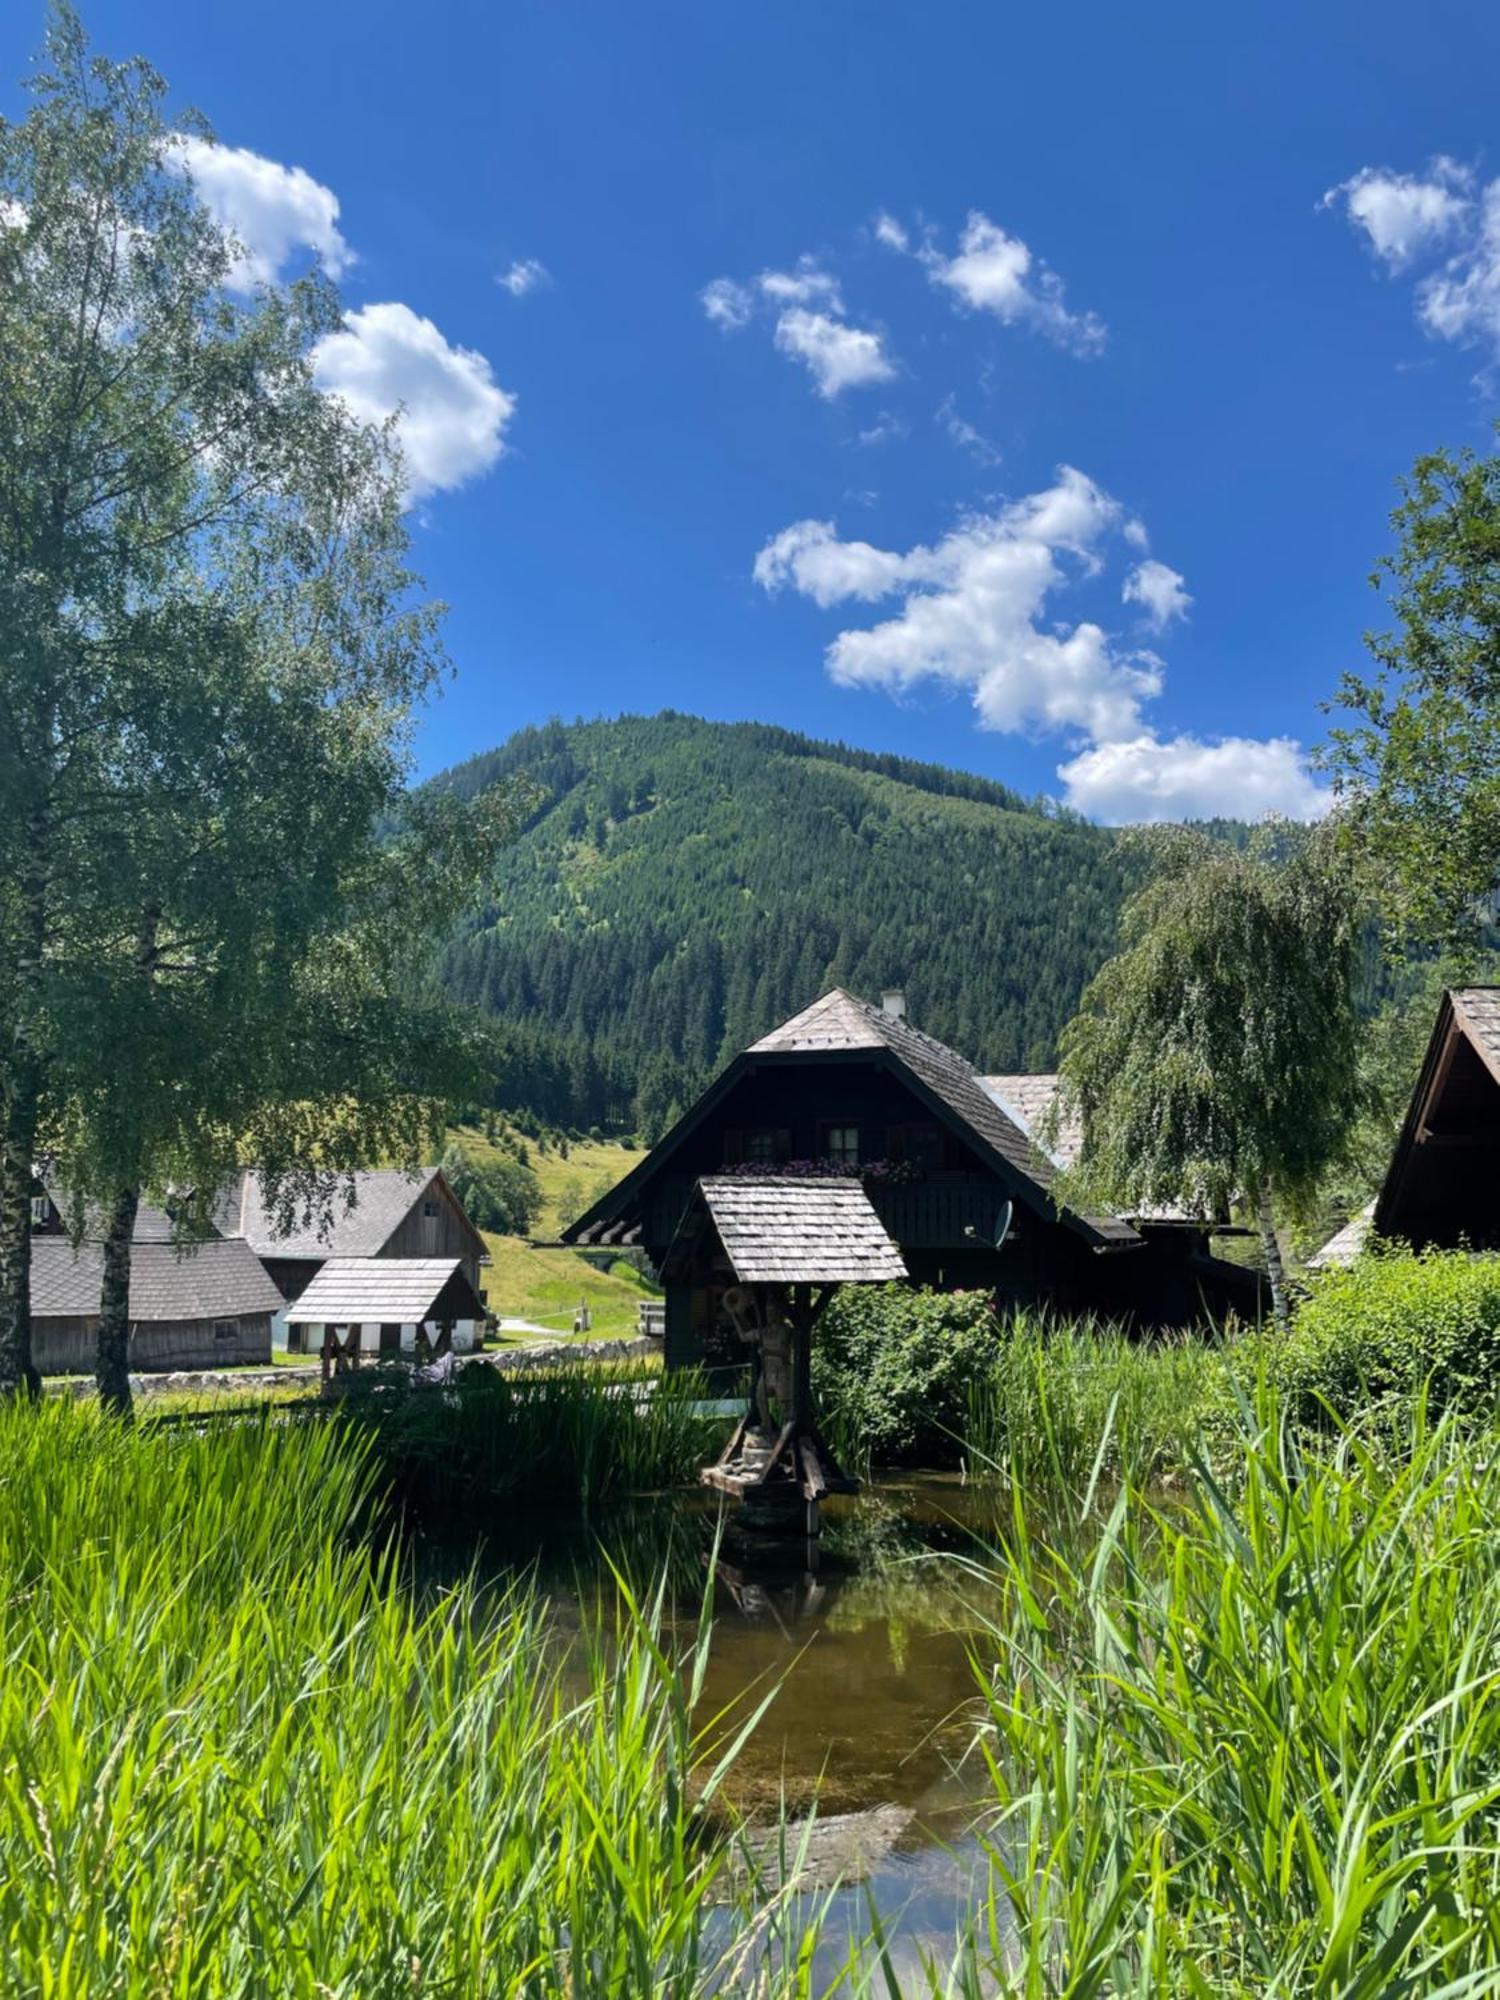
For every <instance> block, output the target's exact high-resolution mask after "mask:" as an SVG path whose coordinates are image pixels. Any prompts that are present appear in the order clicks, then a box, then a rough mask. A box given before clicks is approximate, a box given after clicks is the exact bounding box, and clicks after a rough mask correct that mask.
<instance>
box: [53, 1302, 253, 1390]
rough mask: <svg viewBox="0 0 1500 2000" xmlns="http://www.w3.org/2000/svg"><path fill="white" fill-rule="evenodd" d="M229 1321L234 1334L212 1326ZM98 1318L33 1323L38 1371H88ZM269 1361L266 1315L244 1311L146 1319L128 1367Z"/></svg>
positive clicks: (147, 1370)
mask: <svg viewBox="0 0 1500 2000" xmlns="http://www.w3.org/2000/svg"><path fill="white" fill-rule="evenodd" d="M222 1325H232V1326H233V1327H234V1328H235V1332H234V1336H233V1338H229V1339H221V1338H219V1337H217V1336H216V1334H215V1331H214V1329H215V1327H216V1326H222ZM98 1338H99V1321H98V1317H97V1315H89V1316H88V1317H86V1318H85V1317H69V1318H63V1317H61V1316H59V1317H56V1318H51V1317H48V1318H38V1319H34V1320H33V1321H32V1327H31V1342H32V1357H33V1359H34V1360H35V1362H36V1365H37V1368H38V1369H39V1370H40V1372H41V1373H42V1374H43V1375H89V1374H92V1372H93V1369H94V1363H95V1361H96V1359H97V1346H98ZM270 1361H271V1315H270V1314H269V1313H246V1314H242V1315H240V1317H239V1318H237V1319H232V1318H227V1317H226V1319H225V1320H223V1321H215V1320H211V1319H199V1320H178V1321H162V1322H148V1323H146V1324H144V1325H138V1326H136V1327H134V1328H133V1329H132V1330H131V1335H130V1366H131V1367H132V1368H133V1369H135V1370H136V1371H137V1372H138V1373H141V1374H152V1373H156V1372H159V1371H165V1370H172V1369H178V1368H225V1367H232V1366H235V1365H237V1364H241V1363H245V1362H261V1363H264V1364H265V1365H266V1366H269V1365H270Z"/></svg>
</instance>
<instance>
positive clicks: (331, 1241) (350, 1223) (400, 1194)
mask: <svg viewBox="0 0 1500 2000" xmlns="http://www.w3.org/2000/svg"><path fill="white" fill-rule="evenodd" d="M437 1178H438V1170H437V1168H436V1167H419V1168H414V1169H408V1168H404V1167H377V1168H372V1169H370V1170H368V1171H365V1172H361V1173H355V1174H347V1175H340V1177H339V1185H338V1189H337V1191H336V1192H335V1194H334V1197H333V1201H332V1204H331V1206H330V1208H329V1210H328V1213H327V1214H326V1215H323V1214H320V1213H319V1212H318V1210H317V1209H315V1208H314V1209H312V1210H311V1211H309V1209H307V1208H306V1207H305V1206H304V1207H299V1208H298V1209H296V1210H295V1211H294V1213H293V1215H292V1218H291V1222H292V1226H291V1228H290V1229H289V1230H285V1231H283V1230H281V1229H279V1228H278V1226H277V1223H278V1218H277V1215H276V1211H275V1209H274V1208H273V1207H272V1205H271V1204H270V1203H269V1202H268V1201H267V1198H266V1187H265V1180H264V1176H263V1175H262V1174H261V1172H260V1170H259V1168H256V1167H244V1168H242V1169H241V1170H240V1172H239V1173H238V1174H236V1175H235V1177H234V1179H233V1180H232V1181H230V1183H229V1185H228V1186H227V1187H226V1188H225V1189H224V1191H223V1193H222V1194H221V1195H220V1196H219V1198H218V1201H217V1202H216V1203H215V1206H214V1222H215V1224H216V1225H217V1227H218V1228H219V1230H220V1231H221V1232H222V1234H223V1235H225V1236H235V1237H242V1238H243V1239H244V1241H245V1242H246V1243H248V1244H249V1245H250V1247H251V1249H252V1250H254V1252H255V1254H256V1256H257V1257H268V1258H287V1259H289V1260H297V1259H302V1260H311V1259H314V1258H315V1259H317V1260H318V1261H319V1262H321V1261H322V1260H323V1259H324V1258H326V1257H375V1256H378V1255H379V1253H380V1251H381V1250H382V1249H383V1248H384V1247H385V1245H386V1244H387V1243H388V1242H389V1241H390V1239H391V1237H392V1236H393V1235H394V1234H395V1232H396V1231H397V1230H398V1229H399V1228H400V1227H401V1224H402V1223H403V1222H404V1221H405V1220H406V1218H407V1216H408V1215H410V1213H411V1211H412V1206H413V1204H414V1203H415V1202H416V1201H417V1200H418V1199H420V1197H421V1196H423V1195H424V1194H426V1192H427V1190H428V1188H429V1187H431V1185H432V1183H433V1181H434V1180H435V1179H437ZM351 1195H352V1201H351V1199H350V1197H351Z"/></svg>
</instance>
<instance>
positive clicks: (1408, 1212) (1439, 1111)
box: [1311, 986, 1500, 1268]
mask: <svg viewBox="0 0 1500 2000" xmlns="http://www.w3.org/2000/svg"><path fill="white" fill-rule="evenodd" d="M1371 1235H1375V1236H1381V1237H1388V1238H1391V1239H1393V1240H1394V1241H1397V1242H1402V1243H1409V1244H1411V1245H1412V1246H1413V1248H1415V1249H1418V1250H1420V1249H1425V1248H1427V1247H1428V1246H1429V1245H1430V1246H1432V1247H1434V1248H1437V1249H1442V1250H1453V1249H1457V1248H1459V1247H1460V1246H1465V1245H1466V1246H1468V1247H1469V1248H1471V1249H1474V1250H1495V1249H1500V986H1455V987H1450V988H1449V990H1448V991H1447V992H1446V993H1445V994H1444V995H1443V998H1442V1001H1441V1003H1440V1004H1439V1007H1438V1015H1437V1020H1436V1022H1435V1023H1434V1025H1433V1030H1432V1038H1431V1040H1430V1041H1429V1042H1428V1044H1427V1054H1426V1056H1425V1058H1424V1059H1423V1063H1422V1069H1421V1073H1420V1075H1419V1076H1418V1078H1417V1083H1416V1088H1415V1089H1414V1090H1413V1092H1412V1096H1411V1103H1410V1104H1409V1105H1408V1107H1407V1112H1406V1117H1405V1120H1404V1121H1403V1123H1402V1126H1401V1132H1400V1135H1399V1137H1398V1138H1397V1140H1396V1147H1395V1151H1394V1152H1393V1153H1392V1155H1391V1163H1390V1166H1389V1167H1388V1168H1387V1170H1386V1176H1385V1180H1384V1182H1383V1183H1382V1185H1381V1189H1380V1192H1379V1194H1378V1195H1377V1196H1376V1197H1375V1200H1374V1201H1373V1202H1372V1203H1371V1205H1370V1206H1369V1207H1368V1208H1367V1209H1365V1210H1364V1211H1363V1213H1361V1214H1360V1215H1357V1216H1355V1217H1354V1218H1353V1220H1352V1221H1350V1222H1349V1223H1347V1224H1346V1225H1345V1227H1344V1228H1343V1229H1341V1230H1340V1231H1339V1233H1338V1234H1337V1235H1336V1236H1334V1237H1332V1238H1331V1239H1330V1240H1329V1242H1327V1243H1325V1244H1324V1246H1323V1248H1322V1249H1321V1250H1320V1251H1319V1252H1318V1254H1317V1256H1316V1257H1314V1258H1313V1259H1311V1263H1312V1265H1313V1267H1314V1268H1319V1267H1326V1266H1328V1265H1331V1264H1347V1263H1350V1262H1351V1261H1352V1260H1353V1259H1354V1258H1355V1257H1356V1256H1357V1255H1358V1254H1359V1251H1360V1249H1361V1248H1362V1247H1363V1245H1364V1244H1365V1242H1366V1241H1367V1240H1368V1238H1369V1237H1370V1236H1371Z"/></svg>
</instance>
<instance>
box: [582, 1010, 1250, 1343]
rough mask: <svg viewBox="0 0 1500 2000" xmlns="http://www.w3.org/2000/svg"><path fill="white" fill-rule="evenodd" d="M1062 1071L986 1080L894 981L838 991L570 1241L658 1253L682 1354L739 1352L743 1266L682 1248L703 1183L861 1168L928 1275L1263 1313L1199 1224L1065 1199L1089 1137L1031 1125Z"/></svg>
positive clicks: (706, 1105) (711, 1097)
mask: <svg viewBox="0 0 1500 2000" xmlns="http://www.w3.org/2000/svg"><path fill="white" fill-rule="evenodd" d="M1056 1087H1057V1079H1056V1078H1055V1077H1050V1076H1019V1077H1018V1076H1006V1077H995V1076H991V1077H986V1076H981V1075H980V1074H979V1072H978V1071H976V1070H975V1069H974V1067H973V1066H972V1065H971V1064H970V1063H968V1062H966V1061H965V1060H964V1058H963V1057H962V1056H960V1055H956V1054H955V1053H954V1051H953V1050H951V1049H949V1048H945V1047H944V1046H943V1044H942V1043H941V1042H937V1041H934V1040H933V1038H932V1037H931V1036H930V1035H925V1034H922V1033H921V1032H920V1031H919V1030H918V1029H916V1028H914V1027H913V1026H912V1025H911V1023H910V1022H909V1021H907V1020H906V1018H905V1008H904V1003H903V1002H902V1000H901V996H900V995H899V994H895V993H888V994H887V995H886V996H885V998H884V1000H883V1002H882V1004H881V1006H879V1007H874V1006H872V1005H870V1004H869V1003H867V1002H865V1001H863V1000H859V999H856V998H855V997H854V996H853V995H852V994H849V993H845V992H843V991H842V990H840V989H837V988H836V989H835V990H834V991H832V992H830V993H826V994H824V996H823V997H822V999H820V1000H818V1001H816V1002H815V1003H814V1004H813V1005H812V1006H811V1007H809V1008H807V1009H806V1010H805V1011H804V1012H802V1013H801V1014H798V1015H797V1016H795V1018H794V1019H792V1020H790V1021H788V1022H786V1023H785V1024H784V1025H783V1026H781V1027H780V1028H777V1029H775V1030H774V1031H773V1032H772V1033H771V1034H769V1035H766V1036H764V1037H763V1038H762V1039H761V1040H760V1041H758V1042H756V1043H754V1044H753V1046H752V1047H750V1048H748V1049H747V1050H745V1052H744V1053H743V1054H742V1055H740V1056H738V1057H737V1058H736V1059H735V1060H734V1061H733V1062H732V1063H731V1064H730V1065H729V1067H728V1068H727V1069H726V1070H725V1071H724V1072H723V1074H722V1075H721V1076H720V1077H719V1078H718V1080H717V1081H716V1082H715V1083H713V1084H712V1085H711V1086H710V1087H709V1089H708V1090H707V1091H706V1092H705V1093H704V1095H703V1096H702V1098H700V1100H699V1101H698V1103H697V1104H695V1105H694V1106H693V1108H692V1110H691V1111H689V1112H688V1113H687V1115H686V1116H685V1117H684V1118H682V1119H681V1120H680V1121H679V1122H678V1123H677V1125H675V1126H674V1127H673V1129H672V1130H671V1131H670V1132H668V1133H667V1134H666V1136H665V1137H664V1138H663V1139H662V1140H661V1142H660V1143H659V1144H658V1145H657V1146H655V1147H654V1148H653V1149H652V1151H651V1152H650V1153H649V1154H648V1155H647V1156H646V1158H645V1159H644V1160H643V1161H642V1162H641V1163H640V1165H639V1166H637V1167H636V1168H635V1169H634V1170H633V1171H632V1172H631V1173H630V1174H628V1175H627V1176H626V1177H625V1179H624V1180H622V1181H621V1182H620V1183H619V1185H618V1186H616V1187H615V1188H613V1189H611V1191H610V1192H609V1193H608V1194H607V1195H605V1196H604V1197H603V1198H602V1199H601V1200H599V1201H597V1202H596V1203H595V1204H594V1205H593V1207H592V1208H590V1209H589V1210H588V1211H587V1213H586V1214H584V1215H582V1216H580V1217H579V1218H578V1220H577V1221H576V1222H575V1223H574V1224H573V1225H572V1226H571V1228H569V1229H568V1230H567V1231H566V1232H565V1235H564V1240H565V1241H567V1242H569V1243H572V1244H574V1245H577V1246H578V1247H580V1248H587V1247H590V1246H601V1245H607V1244H615V1243H617V1244H621V1245H626V1244H639V1245H641V1246H642V1247H643V1248H644V1249H645V1251H646V1253H647V1255H648V1256H649V1257H650V1258H651V1259H652V1261H653V1262H654V1263H655V1264H656V1265H657V1266H658V1267H659V1268H660V1269H661V1270H662V1272H663V1276H664V1281H665V1285H666V1347H667V1359H668V1362H669V1364H670V1365H674V1366H676V1365H683V1364H688V1363H694V1362H703V1361H707V1362H713V1361H716V1360H720V1359H723V1360H728V1359H730V1358H733V1354H734V1346H733V1337H732V1335H733V1330H732V1328H731V1327H729V1326H727V1325H726V1315H725V1313H724V1310H723V1303H722V1301H723V1293H724V1290H725V1289H726V1288H727V1287H728V1286H729V1285H730V1284H731V1283H732V1282H733V1274H732V1272H731V1271H730V1270H729V1269H728V1267H727V1265H726V1268H725V1269H724V1270H723V1271H718V1270H716V1269H714V1268H711V1267H708V1266H705V1265H704V1264H703V1262H702V1260H701V1259H697V1260H685V1259H683V1258H682V1257H681V1256H680V1255H677V1256H675V1257H674V1255H673V1254H672V1253H673V1248H674V1244H676V1243H677V1242H678V1238H679V1232H680V1231H682V1230H683V1229H684V1226H685V1225H686V1226H687V1227H691V1226H692V1218H693V1216H694V1215H695V1214H697V1213H699V1212H700V1211H701V1206H702V1202H701V1189H702V1184H703V1183H704V1181H705V1180H710V1181H712V1180H714V1179H715V1178H717V1177H722V1176H726V1175H729V1176H741V1177H746V1178H754V1177H758V1176H764V1177H766V1178H768V1179H769V1178H776V1179H780V1180H782V1181H786V1180H791V1179H797V1178H799V1177H808V1178H811V1177H816V1176H823V1175H831V1176H841V1175H847V1176H849V1177H851V1178H857V1179H859V1180H860V1181H862V1183H863V1185H864V1188H865V1190H866V1192H867V1194H868V1195H869V1198H870V1201H871V1203H872V1205H873V1207H874V1209H875V1212H876V1214H877V1216H878V1217H879V1219H880V1222H881V1224H882V1225H883V1227H884V1230H885V1232H886V1234H887V1236H888V1237H889V1239H890V1240H891V1242H892V1243H893V1244H894V1245H895V1246H896V1247H897V1249H898V1250H899V1253H900V1256H901V1258H902V1259H903V1261H904V1263H905V1265H906V1268H907V1270H908V1272H909V1273H910V1275H911V1277H912V1279H913V1280H914V1281H915V1282H916V1283H918V1284H923V1285H935V1286H938V1287H942V1288H947V1289H952V1290H957V1289H960V1288H967V1287H982V1288H984V1289H990V1290H993V1291H995V1292H996V1293H997V1294H999V1295H1000V1297H1001V1298H1002V1299H1003V1300H1005V1301H1009V1302H1012V1303H1014V1304H1017V1305H1021V1304H1029V1303H1036V1304H1045V1305H1047V1306H1049V1307H1051V1308H1053V1309H1055V1310H1057V1311H1060V1312H1067V1313H1079V1312H1096V1313H1100V1314H1104V1315H1107V1316H1109V1317H1110V1318H1115V1319H1121V1320H1129V1321H1131V1322H1134V1323H1136V1324H1138V1325H1141V1326H1153V1327H1158V1326H1181V1325H1187V1324H1190V1323H1192V1322H1194V1321H1201V1320H1202V1319H1203V1318H1204V1317H1205V1316H1206V1315H1209V1314H1212V1315H1214V1316H1215V1317H1220V1316H1222V1315H1223V1314H1224V1313H1225V1312H1226V1311H1227V1310H1229V1309H1230V1308H1233V1309H1236V1310H1238V1311H1240V1312H1241V1313H1247V1314H1251V1315H1253V1314H1254V1313H1255V1312H1256V1311H1257V1310H1258V1306H1259V1290H1258V1281H1257V1280H1256V1279H1255V1278H1254V1276H1253V1275H1252V1274H1251V1273H1249V1272H1247V1271H1245V1270H1243V1269H1241V1268H1240V1267H1239V1266H1237V1265H1233V1264H1230V1263H1227V1262H1226V1261H1224V1260H1223V1259H1220V1258H1217V1257H1214V1256H1213V1255H1212V1254H1211V1253H1210V1250H1209V1226H1208V1224H1207V1223H1206V1222H1204V1221H1203V1220H1201V1219H1197V1218H1192V1217H1188V1216H1182V1215H1174V1214H1156V1215H1136V1216H1120V1215H1083V1214H1078V1213H1075V1212H1074V1211H1073V1210H1071V1209H1068V1208H1065V1207H1060V1206H1059V1204H1058V1203H1057V1202H1056V1201H1055V1200H1054V1199H1053V1195H1052V1192H1051V1189H1052V1183H1053V1180H1054V1178H1055V1176H1056V1173H1057V1171H1058V1169H1059V1168H1060V1167H1062V1166H1064V1165H1066V1164H1067V1161H1068V1157H1069V1155H1070V1152H1071V1151H1072V1149H1073V1148H1074V1147H1075V1146H1076V1143H1077V1137H1076V1134H1071V1133H1067V1132H1064V1133H1063V1134H1062V1135H1061V1136H1060V1137H1059V1138H1058V1139H1057V1140H1055V1141H1053V1142H1052V1143H1051V1148H1050V1150H1048V1149H1047V1148H1044V1147H1043V1145H1042V1144H1041V1143H1040V1142H1039V1140H1038V1138H1037V1136H1036V1134H1037V1131H1038V1130H1039V1129H1040V1120H1041V1118H1042V1115H1043V1113H1044V1112H1045V1111H1046V1109H1047V1106H1048V1105H1049V1103H1050V1101H1051V1098H1052V1095H1053V1093H1054V1092H1055V1090H1056Z"/></svg>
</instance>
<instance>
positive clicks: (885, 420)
mask: <svg viewBox="0 0 1500 2000" xmlns="http://www.w3.org/2000/svg"><path fill="white" fill-rule="evenodd" d="M907 435H908V430H907V426H906V424H905V423H904V422H903V421H902V420H901V418H900V417H898V416H896V415H895V414H894V413H893V412H892V411H890V410H882V411H881V412H880V415H879V416H878V417H877V418H876V419H875V421H874V423H873V424H871V425H870V427H869V428H868V430H862V431H860V432H858V433H857V442H858V443H860V444H867V445H876V444H889V443H890V442H891V439H892V438H904V437H906V436H907Z"/></svg>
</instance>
